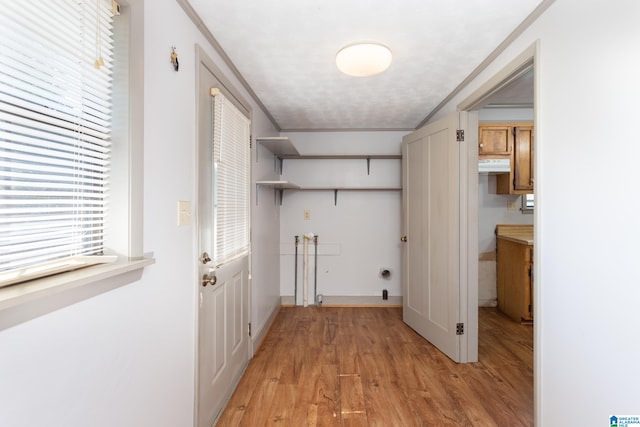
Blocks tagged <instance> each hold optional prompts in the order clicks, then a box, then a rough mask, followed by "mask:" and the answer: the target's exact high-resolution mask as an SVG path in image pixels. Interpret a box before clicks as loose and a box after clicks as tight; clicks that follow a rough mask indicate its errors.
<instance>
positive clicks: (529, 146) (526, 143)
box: [512, 126, 533, 193]
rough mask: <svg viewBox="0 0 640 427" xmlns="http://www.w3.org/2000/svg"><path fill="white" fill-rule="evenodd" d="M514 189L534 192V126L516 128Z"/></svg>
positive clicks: (515, 190)
mask: <svg viewBox="0 0 640 427" xmlns="http://www.w3.org/2000/svg"><path fill="white" fill-rule="evenodd" d="M514 134H515V141H514V153H513V155H514V162H513V168H512V169H513V190H514V192H520V191H522V192H524V193H532V192H533V126H518V127H516V128H515V131H514Z"/></svg>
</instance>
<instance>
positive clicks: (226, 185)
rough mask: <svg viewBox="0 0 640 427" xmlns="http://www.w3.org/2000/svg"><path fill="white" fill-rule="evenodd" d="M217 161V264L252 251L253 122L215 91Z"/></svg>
mask: <svg viewBox="0 0 640 427" xmlns="http://www.w3.org/2000/svg"><path fill="white" fill-rule="evenodd" d="M211 93H212V95H213V96H212V102H213V117H212V118H213V123H212V127H213V157H214V159H213V161H214V187H213V188H214V242H215V252H214V262H215V264H216V265H221V264H224V263H226V262H228V261H230V260H231V259H233V258H236V257H238V256H241V255H244V254H246V253H247V252H248V251H249V140H250V122H249V119H248V118H247V117H246V116H245V115H244V114H243V113H242V112H241V111H240V110H239V109H238V108H237V107H236V106H235V105H233V103H232V102H231V101H230V100H229V99H227V98H226V97H225V96H224V95H223V94H222V93H220V91H219V90H217V89H212V91H211Z"/></svg>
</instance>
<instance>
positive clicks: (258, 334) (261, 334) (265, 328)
mask: <svg viewBox="0 0 640 427" xmlns="http://www.w3.org/2000/svg"><path fill="white" fill-rule="evenodd" d="M292 300H293V298H292ZM281 308H282V305H276V306H275V307H274V308H273V310H272V311H271V314H270V315H269V318H268V319H267V321H266V322H264V323H263V324H262V328H260V330H259V331H255V332H254V331H252V333H251V335H252V337H251V346H252V348H251V357H253V355H254V354H256V351H258V349H259V348H260V345H262V341H263V340H264V338H265V337H266V336H267V332H269V329H270V328H271V325H273V322H274V321H275V320H276V317H277V316H278V313H279V312H280V309H281Z"/></svg>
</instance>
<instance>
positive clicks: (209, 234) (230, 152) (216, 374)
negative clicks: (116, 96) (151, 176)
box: [196, 55, 250, 427]
mask: <svg viewBox="0 0 640 427" xmlns="http://www.w3.org/2000/svg"><path fill="white" fill-rule="evenodd" d="M202 56H203V55H201V61H200V65H199V93H198V133H199V144H198V202H197V205H198V208H197V212H198V218H197V224H198V226H197V227H198V250H199V252H198V259H197V265H198V277H197V284H196V286H197V287H198V296H199V298H198V304H199V309H198V375H197V382H198V388H197V390H198V397H197V400H198V407H197V419H198V422H197V424H198V426H207V427H209V426H211V425H212V424H213V423H214V421H215V419H216V418H217V416H218V415H219V413H220V411H221V410H222V409H223V407H224V404H225V402H226V401H227V400H228V398H229V397H230V395H231V393H232V392H233V389H234V387H235V385H236V384H237V382H238V380H239V379H240V376H241V375H242V372H243V371H244V368H245V367H246V364H247V363H248V360H249V345H248V344H249V331H248V325H249V314H248V301H249V295H248V293H249V244H250V242H249V218H250V215H249V197H250V172H249V170H250V169H249V168H250V148H249V141H250V122H249V111H248V110H247V109H245V108H244V107H243V106H242V103H241V102H238V101H237V99H235V98H234V97H233V95H231V93H230V92H229V91H228V90H227V89H225V86H224V84H223V83H222V82H220V81H219V80H218V79H217V78H216V76H215V74H214V73H213V72H212V71H211V70H212V69H213V65H212V64H209V63H208V61H207V60H206V59H203V58H202Z"/></svg>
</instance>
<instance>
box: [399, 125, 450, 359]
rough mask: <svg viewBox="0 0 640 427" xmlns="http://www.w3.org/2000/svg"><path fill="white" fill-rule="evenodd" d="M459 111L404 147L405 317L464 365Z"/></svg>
mask: <svg viewBox="0 0 640 427" xmlns="http://www.w3.org/2000/svg"><path fill="white" fill-rule="evenodd" d="M458 122H459V120H458V113H455V114H452V115H450V116H448V117H445V118H443V119H441V120H439V121H437V122H434V123H432V124H429V125H427V126H425V127H423V128H421V129H418V130H416V131H415V132H412V133H411V134H409V135H406V136H405V137H404V138H403V143H402V165H403V167H402V175H403V176H402V180H403V190H402V201H403V230H404V233H403V234H404V237H403V241H404V242H405V243H404V245H403V319H404V321H405V323H407V324H408V325H409V326H410V327H411V328H413V329H414V330H415V331H416V332H418V333H419V334H420V335H422V336H423V337H424V338H426V339H427V340H428V341H429V342H431V343H432V344H433V345H435V346H436V347H437V348H439V349H440V350H441V351H442V352H444V353H445V354H446V355H447V356H449V357H450V358H451V359H453V360H454V361H456V362H459V361H460V337H459V336H458V335H457V334H456V324H457V323H459V319H460V275H459V271H460V270H459V263H460V239H459V233H460V206H459V203H460V201H459V200H460V197H459V196H460V173H459V172H460V164H459V157H460V156H459V154H460V153H459V150H460V148H459V143H458V142H457V141H456V130H457V129H458Z"/></svg>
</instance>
